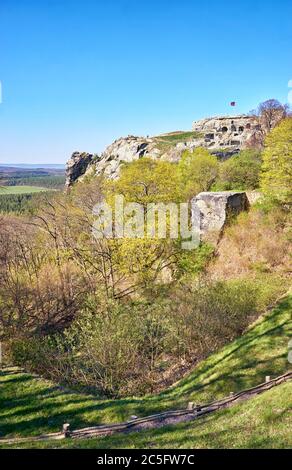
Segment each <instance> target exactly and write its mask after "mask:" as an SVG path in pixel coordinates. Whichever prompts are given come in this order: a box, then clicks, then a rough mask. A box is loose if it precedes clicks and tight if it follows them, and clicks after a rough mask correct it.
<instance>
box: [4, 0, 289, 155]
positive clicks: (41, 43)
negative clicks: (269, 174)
mask: <svg viewBox="0 0 292 470" xmlns="http://www.w3.org/2000/svg"><path fill="white" fill-rule="evenodd" d="M0 19H1V26H0V58H1V60H0V80H1V82H2V88H3V101H2V104H0V162H5V163H39V162H40V163H63V162H65V160H66V159H67V158H68V157H69V156H70V154H71V153H72V152H73V151H74V150H83V151H90V152H99V151H101V150H102V149H103V148H104V147H105V145H107V144H109V143H110V142H111V141H112V140H113V139H115V138H117V137H120V136H122V135H128V134H137V135H146V134H150V135H151V134H156V133H160V132H165V131H171V130H177V129H189V128H190V127H191V122H192V121H193V120H194V119H197V118H201V117H205V116H208V115H217V114H226V113H227V114H228V113H231V112H232V111H233V109H234V108H230V106H229V102H230V101H232V100H235V101H236V102H237V103H238V105H237V107H236V108H235V111H236V112H238V113H242V112H248V111H249V110H250V109H252V108H254V107H255V106H256V105H257V103H258V102H260V101H263V100H265V99H268V98H277V99H279V100H281V101H283V102H286V101H287V94H288V81H289V80H290V79H292V24H291V23H292V2H291V1H290V0H279V1H277V2H276V1H275V0H266V1H263V0H260V1H257V0H245V1H241V0H232V1H229V0H227V1H224V0H221V1H214V0H211V1H208V0H207V1H203V0H201V1H195V0H177V1H174V0H167V1H166V0H156V1H152V0H147V1H146V0H145V1H143V0H139V1H138V0H136V1H134V0H102V1H99V0H83V1H81V0H58V1H57V0H1V1H0Z"/></svg>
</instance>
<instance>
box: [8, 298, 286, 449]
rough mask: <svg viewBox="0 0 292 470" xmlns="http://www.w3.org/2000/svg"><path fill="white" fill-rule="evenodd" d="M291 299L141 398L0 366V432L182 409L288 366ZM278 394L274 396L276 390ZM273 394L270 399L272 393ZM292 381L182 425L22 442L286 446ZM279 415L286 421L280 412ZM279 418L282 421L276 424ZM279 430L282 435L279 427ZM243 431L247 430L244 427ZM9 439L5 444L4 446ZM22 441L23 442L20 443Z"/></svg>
mask: <svg viewBox="0 0 292 470" xmlns="http://www.w3.org/2000/svg"><path fill="white" fill-rule="evenodd" d="M291 311H292V297H291V296H290V297H286V298H285V299H283V300H282V301H281V303H280V304H279V305H278V307H277V308H275V309H274V310H271V311H269V312H268V313H267V314H266V315H265V316H264V317H263V318H261V319H259V320H258V321H257V322H256V323H255V324H254V325H253V326H252V327H251V328H249V330H248V331H246V332H245V333H244V335H243V336H241V337H240V338H237V339H236V340H235V341H233V342H232V343H230V344H229V345H227V346H225V347H224V348H222V349H221V350H220V351H218V352H216V353H215V354H213V355H211V356H210V357H208V358H207V359H206V360H204V361H202V362H201V363H200V364H199V365H197V366H196V367H195V368H194V369H193V371H192V372H191V373H190V374H188V375H187V376H186V377H185V378H184V379H183V380H181V381H180V382H178V383H176V384H175V385H174V386H173V387H172V388H170V389H169V390H166V391H164V392H162V393H159V394H155V395H150V396H149V395H148V396H144V397H142V398H138V397H131V398H126V399H125V398H123V399H121V400H119V399H115V400H103V399H101V398H100V397H98V396H92V395H85V394H81V393H79V394H78V393H73V392H70V390H68V389H64V388H61V387H57V386H56V384H55V383H52V382H49V381H45V380H43V379H40V378H37V377H36V376H32V375H30V374H25V373H24V372H22V371H20V370H15V369H4V370H3V371H2V372H1V371H0V385H1V386H0V409H1V413H0V430H1V433H2V436H3V437H8V436H11V437H15V436H29V435H39V434H41V433H46V432H54V431H59V430H60V428H61V426H62V424H63V423H64V422H70V423H71V426H72V428H73V429H76V428H80V427H86V426H93V425H97V424H104V423H116V422H121V421H125V420H127V419H129V416H131V415H133V414H135V415H138V416H139V417H142V416H147V415H150V414H153V413H158V412H160V411H165V410H168V409H179V408H184V407H185V406H186V404H187V403H188V402H189V401H194V402H195V403H208V402H210V401H212V400H214V399H219V398H221V397H224V396H227V395H228V394H229V393H230V392H231V391H232V392H238V391H240V390H243V389H246V388H250V387H253V386H256V385H258V384H259V383H262V382H264V380H265V376H266V375H270V376H271V377H276V376H278V375H281V374H283V373H285V372H286V371H287V370H289V367H290V364H289V362H288V358H287V343H288V340H289V338H291V335H292V322H291ZM274 394H275V395H274ZM272 396H274V398H272ZM290 397H291V384H289V383H287V384H286V385H282V386H280V387H277V388H276V389H273V390H271V391H270V392H266V393H265V394H263V395H261V396H259V397H258V398H255V399H253V400H249V401H248V402H247V403H245V404H240V405H237V406H236V407H234V408H233V407H232V408H231V409H229V410H224V411H222V412H220V413H218V414H216V419H215V420H214V419H213V418H212V419H211V422H210V420H209V419H208V418H207V420H206V422H205V421H201V420H199V421H198V423H197V425H196V423H195V422H193V421H192V422H191V424H190V423H185V424H180V425H178V426H176V427H171V428H169V427H166V428H163V429H161V430H157V429H156V430H155V433H153V431H146V432H144V431H143V432H140V433H135V434H130V435H129V434H128V435H117V436H110V437H107V438H98V439H90V440H88V441H85V440H82V441H78V440H70V439H66V440H63V441H61V442H60V443H59V444H58V443H57V441H54V442H53V443H52V441H47V442H46V441H44V442H40V443H36V442H32V443H31V444H28V443H26V444H25V445H24V446H29V447H36V446H40V447H42V446H44V447H52V446H54V447H56V446H57V445H60V446H65V447H66V446H68V447H75V446H76V447H93V448H97V447H100V448H115V447H119V448H125V447H128V446H129V447H133V446H134V447H137V448H142V447H143V448H144V447H148V446H149V447H150V446H153V445H154V447H176V446H181V442H183V443H184V445H185V446H186V447H188V446H191V447H204V446H206V447H211V446H215V447H217V446H218V447H219V446H220V447H237V446H238V447H243V446H245V447H249V446H251V445H252V443H253V445H254V446H259V447H265V446H266V447H271V446H276V447H280V446H287V443H288V441H287V439H288V437H287V416H288V415H287V413H288V410H289V409H290V408H291V405H290V400H291V398H290ZM281 416H283V417H284V423H283V422H282V420H281V419H280V417H281ZM281 423H282V424H281ZM280 427H281V429H282V428H283V429H282V431H281V434H280V435H279V434H278V431H279V430H280ZM222 430H225V431H226V432H222ZM243 430H246V432H245V431H243ZM6 445H7V444H6ZM17 446H18V447H20V444H17Z"/></svg>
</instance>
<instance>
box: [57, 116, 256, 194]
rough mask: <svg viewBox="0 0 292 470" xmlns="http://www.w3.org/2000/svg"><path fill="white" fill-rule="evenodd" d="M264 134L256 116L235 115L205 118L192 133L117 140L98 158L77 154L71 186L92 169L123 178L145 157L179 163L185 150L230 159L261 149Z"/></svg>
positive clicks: (72, 162)
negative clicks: (128, 166)
mask: <svg viewBox="0 0 292 470" xmlns="http://www.w3.org/2000/svg"><path fill="white" fill-rule="evenodd" d="M262 141H263V131H262V129H261V125H260V124H259V120H258V118H257V117H255V116H245V115H242V116H231V117H215V118H208V119H202V120H200V121H196V122H194V123H193V130H192V131H189V132H172V133H169V134H162V135H159V136H153V137H136V136H128V137H124V138H120V139H117V140H115V141H114V142H113V143H112V144H111V145H109V146H108V147H107V148H106V149H105V150H104V152H102V153H101V155H100V156H99V157H98V158H97V157H96V158H93V156H92V155H91V154H88V153H79V152H75V153H73V155H72V157H71V159H70V160H69V162H68V164H67V182H66V186H67V187H69V186H71V185H72V183H73V182H74V181H76V180H77V179H78V178H79V176H81V175H83V174H84V173H85V172H86V171H87V170H88V169H89V170H88V171H91V172H93V173H95V174H97V175H98V174H105V175H106V176H107V177H109V178H116V177H117V176H118V175H119V170H120V166H121V165H122V164H123V163H124V162H132V161H134V160H137V159H139V158H141V157H143V156H146V155H147V156H149V157H151V158H154V159H158V158H159V159H162V160H168V161H178V160H179V159H180V158H181V155H182V153H183V151H184V150H187V149H189V150H193V149H194V148H196V147H206V148H208V150H210V152H212V153H214V154H215V155H217V156H218V157H219V158H223V159H225V158H229V157H230V156H232V155H234V154H236V153H238V152H239V151H240V150H241V149H243V148H245V147H249V146H253V147H255V146H257V147H259V146H261V144H262Z"/></svg>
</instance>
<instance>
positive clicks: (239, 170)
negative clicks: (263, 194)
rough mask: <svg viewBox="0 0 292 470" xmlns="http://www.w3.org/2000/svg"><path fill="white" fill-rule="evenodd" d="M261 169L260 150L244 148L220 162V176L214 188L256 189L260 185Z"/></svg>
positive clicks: (221, 189)
mask: <svg viewBox="0 0 292 470" xmlns="http://www.w3.org/2000/svg"><path fill="white" fill-rule="evenodd" d="M260 171H261V154H260V152H259V151H255V150H243V151H242V152H240V153H239V154H238V155H235V156H233V157H231V158H230V159H228V160H226V161H224V162H222V163H221V164H220V166H219V178H218V181H217V182H216V183H215V185H214V186H213V189H215V190H219V191H228V190H231V189H234V190H244V189H256V188H258V187H259V177H260Z"/></svg>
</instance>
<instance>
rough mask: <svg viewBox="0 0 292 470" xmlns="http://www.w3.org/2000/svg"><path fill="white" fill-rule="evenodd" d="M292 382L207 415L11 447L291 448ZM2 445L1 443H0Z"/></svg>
mask: <svg viewBox="0 0 292 470" xmlns="http://www.w3.org/2000/svg"><path fill="white" fill-rule="evenodd" d="M291 410H292V383H291V382H290V383H287V384H283V385H280V386H279V387H277V388H274V389H272V390H270V391H268V392H266V393H264V394H262V395H259V396H258V397H256V398H253V399H251V400H248V401H246V402H243V403H240V404H238V405H236V406H234V407H232V408H229V409H226V410H222V411H219V412H216V413H215V414H213V415H209V416H208V417H206V418H201V419H200V420H196V421H191V422H187V423H181V424H178V425H175V426H165V427H162V428H159V429H155V431H153V430H147V431H141V432H132V433H129V434H116V435H114V436H110V437H104V438H94V439H85V440H71V439H70V440H62V441H55V442H53V443H52V442H49V441H44V442H38V443H35V442H29V443H25V444H21V445H19V444H17V445H16V446H14V447H26V448H30V447H31V448H75V449H77V448H83V449H84V448H88V449H127V448H129V449H135V448H136V449H151V448H152V449H153V448H158V449H163V448H164V449H179V448H181V449H204V448H208V449H212V448H214V449H220V448H248V449H253V448H256V449H259V448H269V449H270V448H292V417H291ZM0 447H1V446H0Z"/></svg>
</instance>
